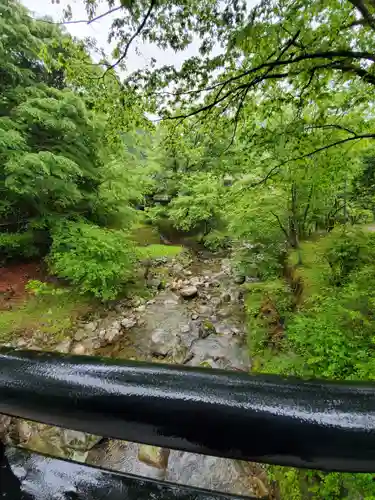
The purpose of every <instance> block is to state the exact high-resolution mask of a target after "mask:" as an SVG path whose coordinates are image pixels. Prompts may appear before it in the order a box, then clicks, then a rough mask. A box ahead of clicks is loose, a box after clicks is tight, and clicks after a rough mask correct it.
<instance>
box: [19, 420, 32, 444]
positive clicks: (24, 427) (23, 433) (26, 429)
mask: <svg viewBox="0 0 375 500" xmlns="http://www.w3.org/2000/svg"><path fill="white" fill-rule="evenodd" d="M16 428H17V441H18V442H19V443H27V441H28V440H29V439H30V438H31V434H32V428H31V426H30V424H28V423H27V422H26V420H17V423H16Z"/></svg>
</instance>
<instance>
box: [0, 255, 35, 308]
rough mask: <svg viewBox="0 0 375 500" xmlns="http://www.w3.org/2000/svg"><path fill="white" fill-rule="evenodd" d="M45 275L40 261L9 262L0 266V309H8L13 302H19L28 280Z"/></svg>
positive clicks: (23, 297)
mask: <svg viewBox="0 0 375 500" xmlns="http://www.w3.org/2000/svg"><path fill="white" fill-rule="evenodd" d="M44 277H45V273H44V272H43V268H42V264H41V263H40V262H29V263H27V264H11V265H8V266H6V267H0V310H1V309H3V310H4V309H9V307H11V305H12V304H13V303H19V302H21V301H22V300H24V299H25V297H26V296H27V291H26V289H25V286H26V284H27V282H28V281H30V280H42V279H43V278H44Z"/></svg>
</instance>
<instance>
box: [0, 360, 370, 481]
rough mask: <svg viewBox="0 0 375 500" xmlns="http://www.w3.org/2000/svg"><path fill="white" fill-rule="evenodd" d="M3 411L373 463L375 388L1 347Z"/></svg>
mask: <svg viewBox="0 0 375 500" xmlns="http://www.w3.org/2000/svg"><path fill="white" fill-rule="evenodd" d="M0 366H1V372H0V413H5V414H9V415H12V416H20V417H23V418H28V419H31V420H36V421H40V422H44V423H49V424H54V425H59V426H62V427H68V428H72V429H76V430H82V431H85V432H90V433H93V434H97V435H101V436H107V437H113V438H118V439H125V440H130V441H135V442H144V443H148V444H153V445H158V446H162V447H165V448H174V449H179V450H184V451H190V452H195V453H205V454H210V455H215V456H222V457H230V458H238V459H244V460H251V461H258V462H266V463H275V464H283V465H291V466H297V467H309V468H318V469H324V470H338V471H352V472H355V471H364V472H365V471H366V472H367V471H368V472H373V471H374V470H375V465H374V464H375V387H374V386H373V385H366V384H350V383H345V384H343V383H342V384H338V383H327V382H320V381H299V380H296V379H288V378H282V377H277V376H265V375H247V374H245V373H240V372H228V371H221V370H208V369H206V368H205V369H198V368H188V367H179V366H170V365H161V364H160V365H157V364H146V363H139V362H130V361H126V362H125V361H124V362H121V361H119V360H109V359H100V358H90V357H86V356H85V357H70V356H63V355H58V354H45V353H37V352H14V351H6V350H2V351H1V354H0Z"/></svg>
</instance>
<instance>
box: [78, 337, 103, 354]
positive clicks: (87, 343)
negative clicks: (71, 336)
mask: <svg viewBox="0 0 375 500" xmlns="http://www.w3.org/2000/svg"><path fill="white" fill-rule="evenodd" d="M100 345H101V341H100V339H85V340H83V341H82V342H78V343H77V344H76V345H75V346H74V347H73V349H72V350H71V353H72V354H77V355H86V356H90V355H92V354H94V352H95V349H98V348H99V347H100Z"/></svg>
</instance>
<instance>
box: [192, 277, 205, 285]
mask: <svg viewBox="0 0 375 500" xmlns="http://www.w3.org/2000/svg"><path fill="white" fill-rule="evenodd" d="M190 283H191V284H192V285H193V286H200V285H202V281H201V280H200V278H199V276H194V277H193V278H191V280H190Z"/></svg>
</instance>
